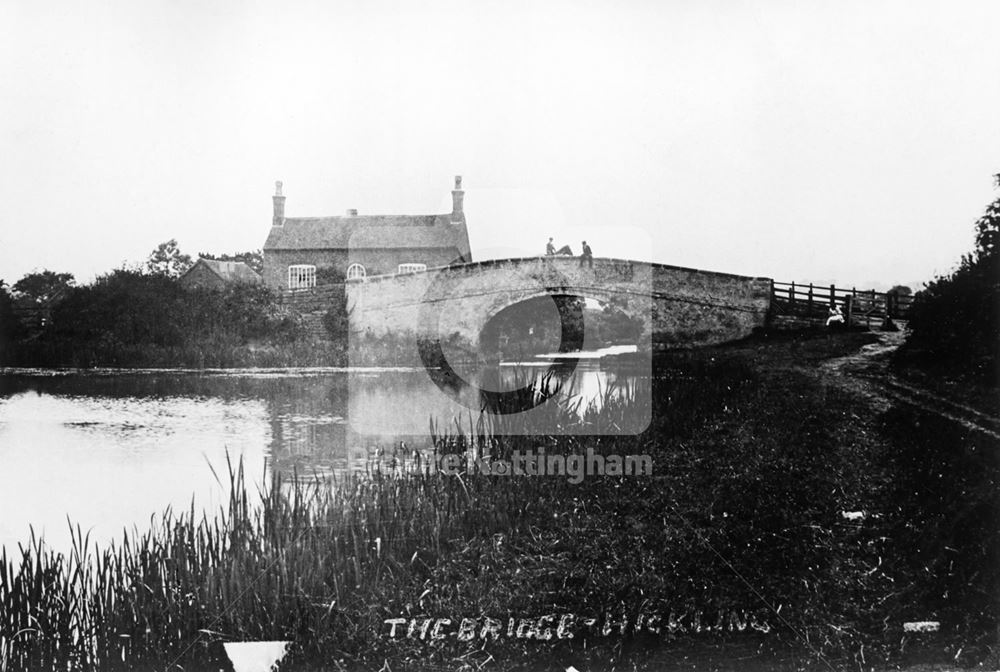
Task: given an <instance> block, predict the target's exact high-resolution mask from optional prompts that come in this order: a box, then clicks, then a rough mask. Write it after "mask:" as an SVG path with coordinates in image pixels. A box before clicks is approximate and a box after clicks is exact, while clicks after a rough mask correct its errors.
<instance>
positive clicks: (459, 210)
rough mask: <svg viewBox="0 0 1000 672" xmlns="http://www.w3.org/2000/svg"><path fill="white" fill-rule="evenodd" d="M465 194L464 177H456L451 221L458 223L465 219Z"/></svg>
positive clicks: (452, 195)
mask: <svg viewBox="0 0 1000 672" xmlns="http://www.w3.org/2000/svg"><path fill="white" fill-rule="evenodd" d="M464 198H465V192H464V191H462V176H461V175H456V176H455V188H454V189H453V190H452V192H451V221H453V222H458V221H462V220H464V219H465V212H464V210H463V204H462V201H463V200H464Z"/></svg>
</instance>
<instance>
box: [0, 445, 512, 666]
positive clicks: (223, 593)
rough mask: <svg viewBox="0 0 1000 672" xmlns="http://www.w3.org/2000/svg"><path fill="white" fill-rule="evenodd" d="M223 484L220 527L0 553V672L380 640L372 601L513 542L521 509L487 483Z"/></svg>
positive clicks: (234, 479) (177, 528) (180, 522)
mask: <svg viewBox="0 0 1000 672" xmlns="http://www.w3.org/2000/svg"><path fill="white" fill-rule="evenodd" d="M229 476H230V484H231V492H232V495H231V497H230V500H229V503H228V505H227V507H226V508H225V509H224V510H222V511H220V512H219V513H218V515H216V516H214V517H209V516H205V515H202V516H200V517H199V516H198V515H197V514H196V512H195V509H194V507H193V506H192V508H191V509H190V510H189V511H184V512H174V511H169V510H168V511H167V512H165V514H164V515H162V516H160V517H159V518H158V519H157V520H155V521H153V524H152V525H151V527H150V529H149V530H147V531H144V532H133V533H131V534H125V535H124V537H123V538H122V541H121V542H120V543H117V544H114V545H112V546H110V547H108V548H104V549H96V548H93V547H92V546H91V544H90V540H89V539H88V537H87V536H86V535H83V534H82V533H80V531H79V530H77V531H76V533H75V534H74V542H73V547H72V549H71V550H70V552H69V553H67V554H61V553H57V552H55V551H53V550H51V549H48V548H47V547H46V545H45V544H44V542H43V541H42V540H41V539H38V538H36V537H34V536H33V537H32V539H31V541H30V542H29V543H28V544H27V545H23V546H21V547H20V548H19V551H18V552H17V553H16V554H13V555H8V553H7V551H6V549H4V550H3V551H0V553H2V554H0V670H33V669H45V670H52V669H57V668H58V669H68V670H76V669H81V670H82V669H102V670H104V669H135V668H141V669H147V668H149V669H152V668H157V667H159V668H167V667H170V666H172V665H182V666H183V667H184V669H200V668H201V667H205V668H206V669H208V668H211V667H212V662H213V661H212V656H213V654H212V652H211V650H210V649H211V646H212V645H213V643H215V642H218V641H220V640H228V639H235V640H240V639H293V640H296V641H299V642H309V643H310V645H311V646H312V647H315V648H316V649H317V650H318V651H319V650H324V649H326V650H329V649H330V647H331V646H332V647H333V649H335V650H343V649H345V648H346V649H350V648H351V645H352V644H353V643H357V641H358V640H359V638H363V637H365V636H366V633H371V632H377V631H378V626H379V625H380V623H381V620H380V619H381V613H380V612H379V611H378V610H377V609H375V608H374V607H372V606H371V605H372V604H374V603H376V600H375V596H386V595H390V594H392V592H393V586H398V585H400V584H401V583H407V582H410V581H412V580H413V577H414V576H415V575H419V574H421V573H422V572H426V571H427V569H428V568H429V567H432V566H433V565H434V564H435V563H436V562H437V559H438V558H440V557H441V556H443V555H444V554H446V553H447V552H448V551H449V550H450V548H451V547H452V546H453V545H455V544H456V543H461V541H462V540H463V539H469V538H472V537H475V536H477V535H480V534H489V533H491V532H493V531H497V530H504V531H509V530H511V529H514V528H516V527H517V526H518V523H519V520H520V519H521V518H522V516H523V513H524V505H525V502H524V501H523V500H520V501H519V497H518V495H517V492H516V490H515V489H511V488H509V487H504V484H501V483H495V482H492V481H491V480H490V479H469V480H467V481H465V482H463V483H460V482H459V480H458V479H455V478H442V477H437V476H434V475H431V474H427V473H425V474H412V473H411V474H405V475H394V476H386V475H383V474H380V473H373V474H371V475H370V476H369V477H367V478H358V477H345V478H342V479H340V480H339V481H338V482H336V483H333V482H331V481H330V480H329V479H320V478H313V479H293V480H290V481H285V480H282V479H281V478H280V476H275V477H274V479H273V482H272V483H271V484H270V486H269V487H268V488H266V489H263V490H262V491H259V492H258V493H257V494H256V495H254V494H251V489H250V488H248V487H247V484H246V483H245V482H244V475H243V469H242V465H241V464H237V465H235V466H231V469H230V474H229ZM215 669H218V668H217V667H215Z"/></svg>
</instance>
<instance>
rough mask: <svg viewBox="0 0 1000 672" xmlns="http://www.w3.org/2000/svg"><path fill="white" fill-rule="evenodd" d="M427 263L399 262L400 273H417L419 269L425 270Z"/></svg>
mask: <svg viewBox="0 0 1000 672" xmlns="http://www.w3.org/2000/svg"><path fill="white" fill-rule="evenodd" d="M426 270H427V264H400V265H399V272H400V273H417V272H419V271H426Z"/></svg>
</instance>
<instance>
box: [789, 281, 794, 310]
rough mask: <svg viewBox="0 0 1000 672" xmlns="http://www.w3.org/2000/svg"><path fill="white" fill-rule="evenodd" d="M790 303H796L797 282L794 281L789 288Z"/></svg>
mask: <svg viewBox="0 0 1000 672" xmlns="http://www.w3.org/2000/svg"><path fill="white" fill-rule="evenodd" d="M788 303H789V304H793V303H795V283H794V282H793V283H792V285H791V286H790V287H789V288H788ZM789 307H791V305H789Z"/></svg>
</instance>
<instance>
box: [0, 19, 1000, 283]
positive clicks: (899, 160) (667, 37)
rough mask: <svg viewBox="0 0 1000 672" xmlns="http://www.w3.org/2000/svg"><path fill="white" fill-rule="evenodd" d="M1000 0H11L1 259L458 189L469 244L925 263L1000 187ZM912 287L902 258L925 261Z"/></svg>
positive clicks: (790, 263) (810, 269) (938, 261)
mask: <svg viewBox="0 0 1000 672" xmlns="http://www.w3.org/2000/svg"><path fill="white" fill-rule="evenodd" d="M998 25H1000V3H997V2H982V3H972V2H947V3H945V2H941V3H928V2H912V1H911V2H883V1H878V0H874V1H866V2H850V1H846V2H843V1H841V2H824V3H821V2H813V3H802V2H795V1H791V0H789V1H782V0H771V1H767V2H740V1H739V0H728V1H725V2H722V1H719V2H695V1H691V2H671V1H669V0H668V1H663V0H655V1H653V0H651V1H633V0H624V1H623V0H614V1H608V2H596V1H587V0H582V1H580V0H575V1H573V2H562V1H552V2H524V1H519V0H505V1H503V2H488V1H487V2H481V1H479V0H477V1H476V2H468V1H466V2H443V1H439V0H423V1H421V2H413V3H403V2H386V1H382V0H365V1H359V2H330V1H327V0H323V1H316V2H309V1H297V0H282V1H274V2H271V1H269V0H258V1H253V0H250V1H247V2H231V1H226V2H222V1H218V0H215V1H213V0H208V1H205V0H198V1H193V0H172V1H169V2H168V1H160V0H151V1H146V2H135V1H134V0H122V1H118V0H113V1H107V0H89V1H88V2H86V3H84V2H61V1H59V0H56V1H54V2H45V3H38V2H32V1H21V0H7V1H6V2H3V3H0V85H2V87H3V89H2V90H3V94H2V95H0V204H2V206H0V278H2V279H4V280H6V281H7V282H8V283H13V282H14V281H15V280H17V279H18V278H19V277H21V276H22V275H23V274H24V273H26V272H30V271H32V270H41V269H51V270H55V271H68V272H71V273H73V274H75V275H76V277H77V278H78V280H80V281H89V280H91V279H93V278H94V277H95V276H96V275H98V274H101V273H104V272H107V271H109V270H111V269H113V268H116V267H121V266H122V265H123V264H132V263H136V262H140V261H142V260H143V259H145V258H146V257H147V256H148V255H149V253H150V252H151V251H152V250H153V248H155V247H156V245H157V244H158V243H160V242H162V241H165V240H167V239H170V238H175V239H176V240H177V241H178V243H179V245H180V248H181V249H182V250H183V251H185V252H187V253H189V254H192V255H194V254H197V253H198V252H201V251H205V252H213V253H222V252H237V251H243V250H250V249H257V248H260V247H261V246H262V245H263V242H264V239H265V238H266V236H267V233H268V229H269V226H270V221H271V195H272V193H273V190H274V182H275V180H282V181H283V182H284V193H285V195H286V196H287V202H286V214H287V215H288V216H291V217H295V216H321V215H334V214H342V213H343V212H344V211H345V210H346V209H347V208H357V209H358V210H359V211H360V212H361V213H362V214H391V213H405V214H427V213H433V212H447V211H449V210H450V204H451V196H450V190H451V187H452V181H453V179H454V176H455V175H456V174H461V175H462V176H463V178H464V186H465V189H466V197H465V200H466V215H467V220H468V226H469V235H470V239H471V243H472V248H473V255H474V256H475V257H477V258H489V257H505V256H518V255H533V254H539V253H541V252H542V251H543V249H544V245H545V242H546V240H547V239H548V237H549V236H552V237H554V238H555V240H556V243H557V244H558V245H561V244H565V243H568V244H570V245H571V246H572V247H573V248H574V250H576V249H578V248H579V241H580V240H581V239H583V238H586V239H587V240H588V242H589V243H590V245H591V247H592V248H593V250H594V254H595V255H596V256H615V257H628V258H636V259H650V260H653V261H657V262H662V263H667V264H673V265H677V266H688V267H693V268H702V269H708V270H717V271H726V272H731V273H740V274H746V275H755V276H766V277H771V278H774V279H776V280H782V281H788V280H795V281H807V282H808V281H813V282H817V283H829V282H837V283H838V284H843V285H848V286H849V285H855V286H857V287H858V288H862V287H865V288H867V287H869V286H875V287H876V288H880V289H881V288H885V287H888V286H891V285H893V284H897V283H902V284H910V285H916V286H919V283H921V282H923V281H925V280H929V279H931V278H932V277H933V276H934V275H936V274H940V273H947V272H948V271H949V270H950V269H951V268H952V267H953V266H954V265H955V263H956V262H957V261H958V260H959V258H960V257H961V255H962V254H963V253H966V252H968V251H971V249H972V246H973V225H974V222H975V220H976V219H977V218H978V217H979V216H980V215H981V214H982V213H983V211H984V209H985V207H986V205H987V204H988V203H989V202H991V201H992V200H994V199H995V198H997V197H998V196H1000V192H998V191H997V190H996V189H995V188H994V181H993V177H992V176H993V174H995V173H998V172H1000V116H998V113H1000V40H998V39H997V38H996V27H997V26H998ZM915 288H916V287H915Z"/></svg>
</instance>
